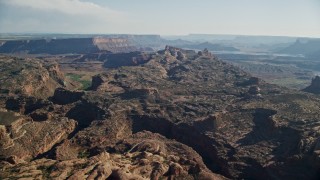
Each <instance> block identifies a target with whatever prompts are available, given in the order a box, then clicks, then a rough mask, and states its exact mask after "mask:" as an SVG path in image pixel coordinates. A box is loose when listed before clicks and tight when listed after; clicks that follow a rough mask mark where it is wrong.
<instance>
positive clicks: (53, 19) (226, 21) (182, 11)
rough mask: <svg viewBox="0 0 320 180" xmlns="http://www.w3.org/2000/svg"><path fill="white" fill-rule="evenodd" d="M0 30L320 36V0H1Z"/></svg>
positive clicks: (62, 32)
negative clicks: (198, 0) (197, 0)
mask: <svg viewBox="0 0 320 180" xmlns="http://www.w3.org/2000/svg"><path fill="white" fill-rule="evenodd" d="M0 33H39V34H42V33H43V34H44V33H53V34H157V35H162V36H176V35H190V34H206V35H244V36H288V37H316V38H319V37H320V1H317V0H304V1H303V0H282V1H276V0H270V1H263V0H242V1H236V0H203V1H201V3H199V2H196V1H188V0H184V1H182V0H176V1H169V0H163V1H161V2H159V1H150V0H137V1H128V0H118V1H111V0H0Z"/></svg>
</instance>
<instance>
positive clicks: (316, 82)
mask: <svg viewBox="0 0 320 180" xmlns="http://www.w3.org/2000/svg"><path fill="white" fill-rule="evenodd" d="M302 91H305V92H309V93H313V94H320V76H316V77H315V78H313V79H312V82H311V85H310V86H308V87H306V88H305V89H303V90H302Z"/></svg>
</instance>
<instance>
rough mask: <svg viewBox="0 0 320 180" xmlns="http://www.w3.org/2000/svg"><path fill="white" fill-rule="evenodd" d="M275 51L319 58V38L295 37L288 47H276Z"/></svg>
mask: <svg viewBox="0 0 320 180" xmlns="http://www.w3.org/2000/svg"><path fill="white" fill-rule="evenodd" d="M276 52H278V53H285V54H302V55H304V56H305V57H308V58H319V59H320V39H297V40H296V42H295V43H293V44H291V45H290V46H288V47H285V48H282V49H278V50H277V51H276Z"/></svg>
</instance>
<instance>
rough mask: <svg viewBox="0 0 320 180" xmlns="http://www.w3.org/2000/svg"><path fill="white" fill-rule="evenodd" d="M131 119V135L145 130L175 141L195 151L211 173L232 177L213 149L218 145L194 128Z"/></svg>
mask: <svg viewBox="0 0 320 180" xmlns="http://www.w3.org/2000/svg"><path fill="white" fill-rule="evenodd" d="M131 119H132V128H133V130H132V131H133V133H137V132H140V131H143V130H147V131H150V132H153V133H159V134H161V135H163V136H165V137H166V138H168V139H175V140H176V141H178V142H180V143H183V144H186V145H187V146H190V147H192V148H193V149H194V150H195V151H197V152H198V154H199V155H200V156H201V157H202V159H203V161H204V163H205V164H206V166H207V167H208V168H209V169H210V170H211V171H212V172H215V173H219V174H222V175H224V176H226V177H229V178H231V177H232V176H231V175H230V173H229V170H228V169H227V166H226V165H225V164H226V163H227V162H226V160H223V159H220V158H219V157H218V155H217V154H218V153H217V150H216V149H215V147H219V144H218V143H217V142H215V141H214V139H211V138H209V137H207V136H205V135H203V134H201V133H200V132H198V131H197V130H196V129H195V127H193V126H190V125H188V124H183V123H182V124H178V125H176V124H174V123H172V122H170V121H168V120H167V119H165V118H157V117H149V116H140V115H134V116H131Z"/></svg>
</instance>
